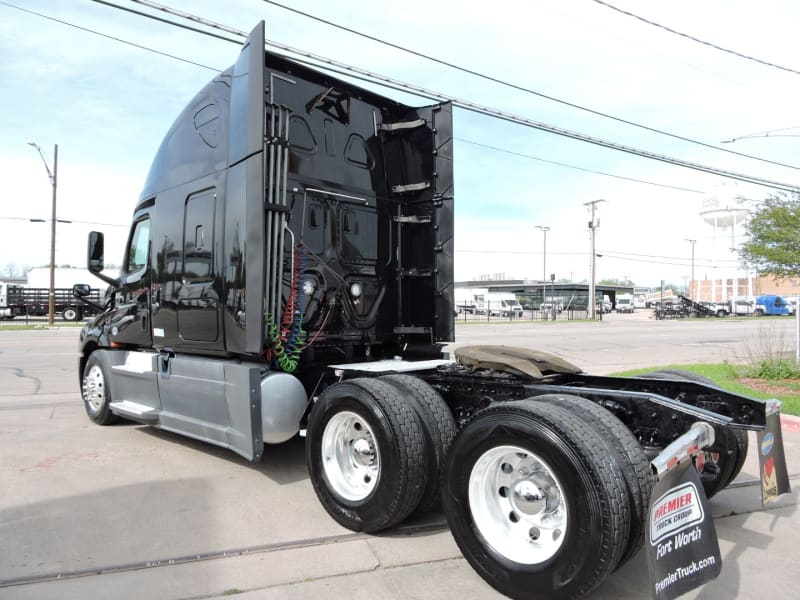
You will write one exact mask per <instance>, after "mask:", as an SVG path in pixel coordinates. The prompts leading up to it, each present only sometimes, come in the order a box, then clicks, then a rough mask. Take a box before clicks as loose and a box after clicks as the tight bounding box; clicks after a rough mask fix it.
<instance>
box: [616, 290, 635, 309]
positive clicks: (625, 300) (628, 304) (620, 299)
mask: <svg viewBox="0 0 800 600" xmlns="http://www.w3.org/2000/svg"><path fill="white" fill-rule="evenodd" d="M633 309H634V304H633V294H618V295H617V312H618V313H632V312H633Z"/></svg>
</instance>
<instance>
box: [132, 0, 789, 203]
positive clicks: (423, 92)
mask: <svg viewBox="0 0 800 600" xmlns="http://www.w3.org/2000/svg"><path fill="white" fill-rule="evenodd" d="M131 1H132V2H136V3H137V4H141V5H143V6H147V7H149V8H153V9H156V10H159V11H162V12H165V13H167V14H171V15H173V16H178V17H181V18H185V19H191V20H192V21H193V22H195V23H201V24H202V25H205V26H206V27H210V28H212V29H217V30H219V31H224V32H226V33H231V34H233V35H237V36H240V37H243V38H246V37H247V34H246V33H245V32H244V31H241V30H238V29H234V28H232V27H228V26H225V25H222V24H221V23H216V22H214V21H210V20H208V19H204V18H202V17H199V16H197V15H192V14H189V13H185V12H183V11H178V10H175V9H172V8H170V7H167V6H163V5H160V4H157V3H155V2H150V1H149V0H131ZM267 46H271V47H273V48H278V49H280V50H283V51H284V52H289V53H290V54H293V55H296V56H302V57H305V58H307V59H311V60H313V61H317V62H318V63H321V64H319V65H315V66H316V67H317V68H320V67H322V68H325V69H328V70H331V71H334V72H336V71H335V69H334V67H335V68H339V69H344V70H345V71H347V73H348V76H350V77H354V76H360V77H366V78H367V79H368V80H369V81H370V82H371V83H374V84H378V85H382V86H385V85H386V84H389V85H388V87H392V88H393V89H398V88H399V89H401V90H403V91H405V92H410V93H414V94H418V95H420V96H422V97H425V98H430V99H433V100H437V101H441V102H451V103H452V104H453V105H454V106H458V107H460V108H463V109H465V110H468V111H471V112H475V113H478V114H483V115H487V116H491V117H494V118H496V119H500V120H504V121H508V122H511V123H516V124H518V125H523V126H526V127H530V128H532V129H538V130H540V131H546V132H548V133H553V134H555V135H560V136H563V137H568V138H571V139H575V140H579V141H582V142H587V143H590V144H595V145H597V146H601V147H605V148H610V149H614V150H618V151H621V152H626V153H628V154H633V155H635V156H641V157H643V158H649V159H651V160H658V161H661V162H665V163H668V164H673V165H676V166H682V167H685V168H688V169H694V170H696V171H701V172H704V173H710V174H712V175H718V176H721V177H729V178H731V179H736V180H738V181H744V182H746V183H752V184H755V185H761V186H764V187H769V188H772V189H777V190H781V191H785V192H795V191H797V187H796V186H794V185H792V184H788V183H782V182H776V181H772V180H768V179H763V178H760V177H754V176H750V175H746V174H742V173H737V172H734V171H726V170H723V169H718V168H716V167H709V166H706V165H702V164H699V163H693V162H690V161H685V160H682V159H677V158H673V157H670V156H666V155H662V154H658V153H655V152H650V151H647V150H641V149H639V148H634V147H632V146H625V145H623V144H617V143H615V142H610V141H607V140H604V139H601V138H596V137H593V136H589V135H585V134H582V133H579V132H573V131H570V130H567V129H563V128H560V127H555V126H553V125H548V124H546V123H541V122H539V121H534V120H532V119H527V118H525V117H520V116H517V115H514V114H511V113H507V112H504V111H501V110H498V109H494V108H491V107H487V106H483V105H479V104H476V103H474V102H469V101H466V100H461V99H459V98H456V97H454V96H448V95H446V94H442V93H440V92H435V91H432V90H428V89H426V88H423V87H421V86H417V85H414V84H410V83H407V82H404V81H400V80H398V79H394V78H392V77H387V76H385V75H380V74H378V73H374V72H371V71H368V70H366V69H361V68H359V67H354V66H352V65H348V64H345V63H342V62H340V61H337V60H334V59H332V58H328V57H325V56H320V55H318V54H314V53H312V52H308V51H306V50H301V49H299V48H295V47H292V46H289V45H287V44H282V43H279V42H276V41H275V40H268V41H267ZM301 62H302V61H301ZM357 78H358V77H357Z"/></svg>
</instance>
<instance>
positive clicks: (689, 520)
mask: <svg viewBox="0 0 800 600" xmlns="http://www.w3.org/2000/svg"><path fill="white" fill-rule="evenodd" d="M650 514H651V515H652V517H651V520H650V543H651V544H652V545H653V546H655V545H656V544H657V543H658V542H660V541H661V540H662V539H664V538H665V537H667V536H668V535H671V534H673V533H675V532H676V531H680V530H681V529H684V528H686V527H690V526H692V525H696V524H697V523H699V522H701V521H702V520H703V506H702V504H701V503H700V498H699V497H698V492H697V488H696V487H695V486H694V484H693V483H684V484H682V485H679V486H678V487H674V488H672V489H671V490H669V491H668V492H667V493H666V494H664V495H663V496H661V497H660V498H659V499H658V500H656V501H655V502H654V503H653V510H652V511H651V513H650Z"/></svg>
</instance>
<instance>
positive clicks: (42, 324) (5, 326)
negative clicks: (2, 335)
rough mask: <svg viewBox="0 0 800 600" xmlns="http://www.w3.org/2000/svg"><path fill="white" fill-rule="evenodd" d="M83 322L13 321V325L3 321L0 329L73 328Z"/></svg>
mask: <svg viewBox="0 0 800 600" xmlns="http://www.w3.org/2000/svg"><path fill="white" fill-rule="evenodd" d="M84 325H85V323H83V322H78V323H53V324H52V325H48V324H47V323H46V322H38V323H27V324H26V323H15V324H13V325H11V324H7V323H3V324H0V331H28V330H31V329H50V328H52V327H57V328H59V329H62V328H67V329H69V328H74V327H83V326H84Z"/></svg>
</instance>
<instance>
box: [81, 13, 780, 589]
mask: <svg viewBox="0 0 800 600" xmlns="http://www.w3.org/2000/svg"><path fill="white" fill-rule="evenodd" d="M452 136H453V130H452V107H451V105H450V104H448V103H438V104H435V105H433V106H424V107H416V108H415V107H411V106H406V105H404V104H401V103H399V102H396V101H394V100H392V99H390V98H388V97H384V96H382V95H379V94H376V93H375V92H372V91H369V90H367V89H362V88H360V87H357V86H355V85H353V84H351V83H348V82H345V81H343V80H340V79H337V78H334V77H332V76H330V75H329V74H326V73H324V72H320V71H317V70H314V69H312V68H309V67H307V66H304V65H301V64H298V63H296V62H293V61H291V60H289V59H287V58H286V57H283V56H281V55H278V54H274V53H272V52H267V51H265V33H264V23H263V22H262V23H260V24H259V25H258V26H257V27H256V28H255V29H254V30H253V32H252V33H251V34H250V37H249V38H248V40H247V42H246V44H245V45H244V47H243V49H242V51H241V53H240V55H239V57H238V59H237V60H236V62H235V64H234V65H233V66H232V67H230V68H229V69H227V70H225V71H223V72H221V73H220V74H219V75H217V76H216V77H214V78H213V79H212V80H211V81H210V82H209V83H208V85H206V86H205V87H204V88H203V89H201V90H200V91H199V93H198V94H197V95H196V96H195V98H194V99H192V100H191V101H190V102H189V103H188V105H187V106H186V107H185V109H184V110H183V112H182V113H181V114H180V115H179V116H178V117H177V119H176V120H175V122H174V124H173V126H172V128H171V129H170V130H169V131H168V132H167V134H166V137H165V138H164V141H163V143H162V144H161V147H160V148H159V150H158V152H157V154H156V155H155V158H154V160H153V163H152V167H151V169H150V172H149V175H148V177H147V180H146V182H145V184H144V189H143V191H142V194H141V197H140V198H139V200H138V202H137V203H136V205H135V208H134V210H133V216H132V224H131V230H130V235H129V240H128V242H127V247H126V250H125V255H124V259H123V266H122V270H121V273H120V274H119V276H118V277H111V276H108V275H105V274H104V273H103V265H104V244H103V235H102V233H101V232H92V233H91V234H90V235H89V244H88V246H89V251H88V267H89V269H90V271H91V272H92V273H94V274H96V275H97V276H98V277H100V278H101V279H103V280H104V281H105V282H106V283H108V284H109V285H110V286H111V288H110V289H111V292H110V293H109V295H108V296H107V302H106V305H105V307H104V310H103V312H102V313H101V314H100V315H98V316H96V317H95V318H94V319H92V320H91V321H90V322H88V323H87V324H86V325H85V327H84V328H83V329H82V331H81V333H80V344H79V348H80V358H79V365H78V371H79V380H80V386H81V393H82V398H83V402H84V405H85V409H86V412H87V414H88V416H89V418H90V419H91V420H92V421H94V422H95V423H97V424H99V425H108V424H110V423H113V422H114V421H115V420H117V419H119V418H125V419H129V420H132V421H135V422H138V423H143V424H149V425H152V426H154V427H158V428H162V429H165V430H169V431H173V432H178V433H180V434H183V435H186V436H189V437H192V438H196V439H199V440H203V441H205V442H208V443H209V444H215V445H217V446H222V447H225V448H229V449H231V450H232V451H234V452H236V453H238V454H239V455H241V456H242V457H243V458H244V459H245V460H249V461H258V460H260V459H261V457H262V454H263V453H265V452H270V447H272V445H274V444H280V443H282V442H285V441H287V440H289V439H291V438H293V437H294V436H296V435H298V434H300V435H304V436H305V443H306V461H307V466H308V473H309V477H310V480H311V483H312V485H313V488H314V490H315V492H316V494H317V496H318V497H319V500H320V502H321V503H322V505H323V506H324V508H325V510H326V511H327V512H328V513H329V514H330V516H331V517H332V518H333V519H335V520H336V521H338V522H339V523H341V524H342V525H344V526H345V527H347V528H350V529H352V530H355V531H364V532H377V531H381V530H384V529H386V528H390V527H392V526H394V525H396V524H398V523H400V522H402V521H403V520H405V519H406V518H407V517H409V515H412V514H418V513H421V512H425V511H431V510H435V509H438V508H439V507H442V508H443V510H444V514H445V516H446V518H447V522H448V524H449V526H450V528H451V531H452V533H453V536H454V538H455V540H456V542H457V544H458V546H459V548H460V549H461V551H462V552H463V554H464V556H465V557H466V559H467V560H468V561H469V563H470V564H471V565H472V566H473V567H474V568H475V569H476V570H477V572H478V573H479V574H480V575H481V576H482V577H483V578H484V579H485V580H486V581H487V582H488V583H489V584H491V585H492V586H494V587H495V588H496V589H498V590H499V591H500V592H502V593H504V594H507V595H509V596H512V597H520V598H568V597H569V598H574V597H580V596H582V595H585V594H587V593H589V592H590V591H591V590H592V589H594V588H595V587H596V586H597V585H599V584H600V583H601V582H602V581H603V580H604V579H605V578H606V576H607V575H608V574H609V573H611V572H612V571H613V570H615V569H617V568H619V567H620V566H621V565H622V564H624V563H625V562H626V561H628V560H629V559H630V558H631V557H632V556H634V555H635V554H636V553H637V552H638V551H639V550H640V549H641V548H642V546H643V545H645V530H646V529H647V528H648V510H649V507H650V506H651V495H652V492H651V490H652V488H653V485H654V483H656V480H657V479H658V478H659V477H660V476H661V475H660V473H662V472H664V471H665V470H666V471H668V470H669V469H672V468H673V467H675V466H676V465H684V466H686V465H687V464H688V463H687V461H691V462H693V463H694V464H693V466H692V467H691V469H689V471H690V472H692V473H695V474H696V475H697V477H699V481H700V482H701V484H699V485H700V486H701V488H702V489H701V490H700V491H701V492H704V493H705V494H706V495H708V496H712V495H714V494H716V493H717V492H719V491H720V490H722V489H723V488H725V487H726V486H727V485H728V484H730V483H731V481H732V480H733V478H734V477H735V476H736V475H737V473H738V472H739V470H740V469H741V467H742V464H743V462H744V459H745V456H746V454H747V447H748V436H747V433H748V431H760V432H763V431H764V430H765V428H766V427H767V419H768V417H767V414H768V410H767V406H766V405H765V403H764V402H763V401H760V400H755V399H752V398H748V397H746V396H742V395H737V394H732V393H730V392H727V391H724V390H722V389H720V388H718V387H716V386H714V385H713V384H710V383H709V382H708V381H704V380H698V379H697V378H696V377H695V376H693V375H692V374H688V373H676V372H668V371H664V372H654V373H650V374H648V375H646V376H642V377H639V378H619V377H606V376H594V375H590V374H588V373H586V372H584V371H583V369H581V368H579V367H577V366H575V365H572V364H570V363H569V362H567V361H565V360H563V359H561V358H560V357H558V356H554V355H552V354H549V353H547V352H546V351H543V350H541V349H530V348H511V347H507V346H503V345H497V346H478V347H476V346H472V347H466V348H460V349H459V350H457V351H456V352H455V355H454V356H451V355H449V354H448V353H447V352H446V351H445V350H446V349H447V344H448V343H449V342H452V341H453V340H454V307H455V302H454V290H453V262H454V257H453V211H454V204H455V201H454V188H453V137H452ZM75 291H76V294H77V295H78V296H80V295H81V294H82V293H84V292H85V291H86V286H83V287H81V286H76V290H75ZM698 427H700V428H705V429H704V431H707V432H708V435H705V436H704V437H703V438H702V439H699V438H698V439H696V443H694V444H693V445H689V446H684V447H682V449H680V450H676V448H677V447H678V446H680V445H681V443H682V442H683V441H685V440H686V439H687V437H686V436H689V437H690V438H691V437H692V436H693V435H695V434H694V432H696V431H699V429H698ZM676 444H677V445H676ZM779 446H780V438H779V436H776V437H775V438H774V447H776V448H777V447H779ZM651 461H652V464H653V465H659V464H660V465H664V466H663V468H661V469H659V468H656V470H653V468H652V465H651ZM254 494H255V495H256V496H257V495H258V490H254ZM687 497H688V496H686V495H685V494H684V495H683V496H681V497H680V498H681V502H683V500H684V499H685V498H687ZM260 501H262V502H265V503H268V502H269V499H268V498H262V499H261V500H260ZM662 504H663V502H662ZM669 506H671V504H669V503H667V504H663V506H662V507H661V508H659V509H658V510H659V511H660V512H659V513H658V514H659V518H661V517H663V515H664V511H665V510H666V508H665V507H667V508H668V507H669ZM681 506H683V505H681Z"/></svg>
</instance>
